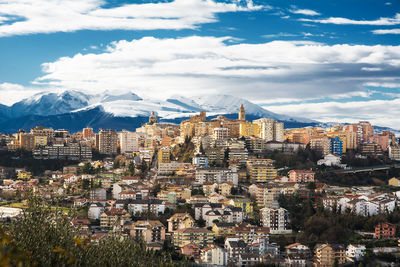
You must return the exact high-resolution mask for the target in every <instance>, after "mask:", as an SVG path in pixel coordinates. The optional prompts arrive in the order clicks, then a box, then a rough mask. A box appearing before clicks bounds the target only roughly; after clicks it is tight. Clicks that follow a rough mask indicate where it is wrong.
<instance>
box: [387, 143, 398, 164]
mask: <svg viewBox="0 0 400 267" xmlns="http://www.w3.org/2000/svg"><path fill="white" fill-rule="evenodd" d="M389 158H390V159H392V160H398V161H400V146H389Z"/></svg>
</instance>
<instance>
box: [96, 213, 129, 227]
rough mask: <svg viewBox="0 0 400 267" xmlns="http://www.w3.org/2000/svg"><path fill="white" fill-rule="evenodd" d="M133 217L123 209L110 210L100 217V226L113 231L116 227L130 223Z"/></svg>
mask: <svg viewBox="0 0 400 267" xmlns="http://www.w3.org/2000/svg"><path fill="white" fill-rule="evenodd" d="M130 220H131V216H130V215H129V213H128V212H126V211H125V210H123V209H116V208H113V209H110V210H108V211H105V212H103V213H102V214H101V216H100V226H101V228H104V229H113V228H114V227H115V226H118V225H120V226H121V225H123V224H124V223H125V222H126V221H130Z"/></svg>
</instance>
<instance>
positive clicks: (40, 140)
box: [0, 105, 400, 266]
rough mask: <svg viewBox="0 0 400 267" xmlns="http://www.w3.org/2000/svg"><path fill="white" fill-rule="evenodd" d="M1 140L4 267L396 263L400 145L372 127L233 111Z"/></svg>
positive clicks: (38, 131)
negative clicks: (294, 123)
mask: <svg viewBox="0 0 400 267" xmlns="http://www.w3.org/2000/svg"><path fill="white" fill-rule="evenodd" d="M65 128H68V125H65ZM0 145H1V149H0V179H1V180H0V181H1V185H0V200H1V206H0V214H1V216H0V217H1V219H2V225H3V226H2V232H1V234H2V237H1V242H0V246H1V247H2V248H3V249H4V251H3V252H2V254H1V255H2V258H1V259H0V260H2V259H4V260H5V261H7V262H8V263H9V264H27V263H28V262H29V263H32V262H35V263H36V264H38V265H42V266H51V265H53V266H55V265H64V264H66V265H68V264H72V265H74V264H75V265H79V266H81V265H83V266H89V265H102V264H104V263H106V262H109V264H111V265H110V266H112V265H114V264H116V265H124V266H128V265H133V266H135V265H136V266H142V265H143V266H144V265H146V262H147V263H148V262H152V263H153V265H162V264H165V266H169V265H168V264H170V265H171V266H174V265H176V266H179V265H187V266H339V265H340V266H375V265H380V266H385V265H388V264H391V263H395V262H398V261H399V257H400V245H399V244H400V243H399V241H400V239H399V237H400V235H399V231H398V230H399V226H400V208H399V203H400V163H399V161H400V146H399V143H398V139H397V138H396V136H395V134H394V133H393V132H390V131H381V132H380V133H379V134H378V133H376V132H375V130H374V126H373V125H371V124H370V123H369V122H368V121H360V122H359V123H354V124H346V125H341V124H337V125H334V126H332V127H330V128H321V127H305V128H290V129H289V128H287V129H285V125H284V123H283V122H279V121H277V120H274V119H272V118H267V117H263V118H259V119H255V120H252V121H248V120H246V111H245V108H244V106H243V105H241V107H240V109H239V110H238V114H237V119H228V118H226V117H224V116H223V115H219V116H217V117H215V118H213V119H211V120H207V114H206V112H205V111H200V112H199V113H198V114H197V115H193V116H191V117H190V118H189V119H187V120H184V121H182V122H181V123H180V124H174V123H166V122H159V121H158V117H157V113H155V112H153V113H152V114H151V116H150V117H149V118H148V122H147V123H144V124H143V125H142V126H141V127H139V128H137V129H136V130H135V131H127V130H122V131H119V132H117V131H115V130H110V129H99V131H98V132H94V130H93V128H91V127H86V128H84V129H82V131H79V132H70V131H69V130H67V129H53V128H50V127H43V126H37V127H35V128H32V129H31V130H30V131H29V132H28V131H24V130H19V131H18V132H16V133H13V134H1V135H0ZM10 244H12V245H10ZM13 249H14V250H13ZM141 255H142V256H141ZM113 261H119V263H115V262H114V263H113ZM371 263H372V264H375V265H369V264H371Z"/></svg>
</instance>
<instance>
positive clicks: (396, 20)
mask: <svg viewBox="0 0 400 267" xmlns="http://www.w3.org/2000/svg"><path fill="white" fill-rule="evenodd" d="M299 21H306V22H317V23H323V24H354V25H379V26H383V25H386V26H387V25H399V24H400V13H397V14H396V15H395V16H394V17H393V18H379V19H376V20H353V19H348V18H340V17H330V18H327V19H304V18H303V19H299Z"/></svg>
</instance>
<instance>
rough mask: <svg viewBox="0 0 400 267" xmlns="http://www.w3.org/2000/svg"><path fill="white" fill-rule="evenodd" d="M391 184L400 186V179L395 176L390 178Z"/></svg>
mask: <svg viewBox="0 0 400 267" xmlns="http://www.w3.org/2000/svg"><path fill="white" fill-rule="evenodd" d="M389 185H391V186H394V187H399V186H400V179H399V178H396V177H393V178H391V179H389Z"/></svg>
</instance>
